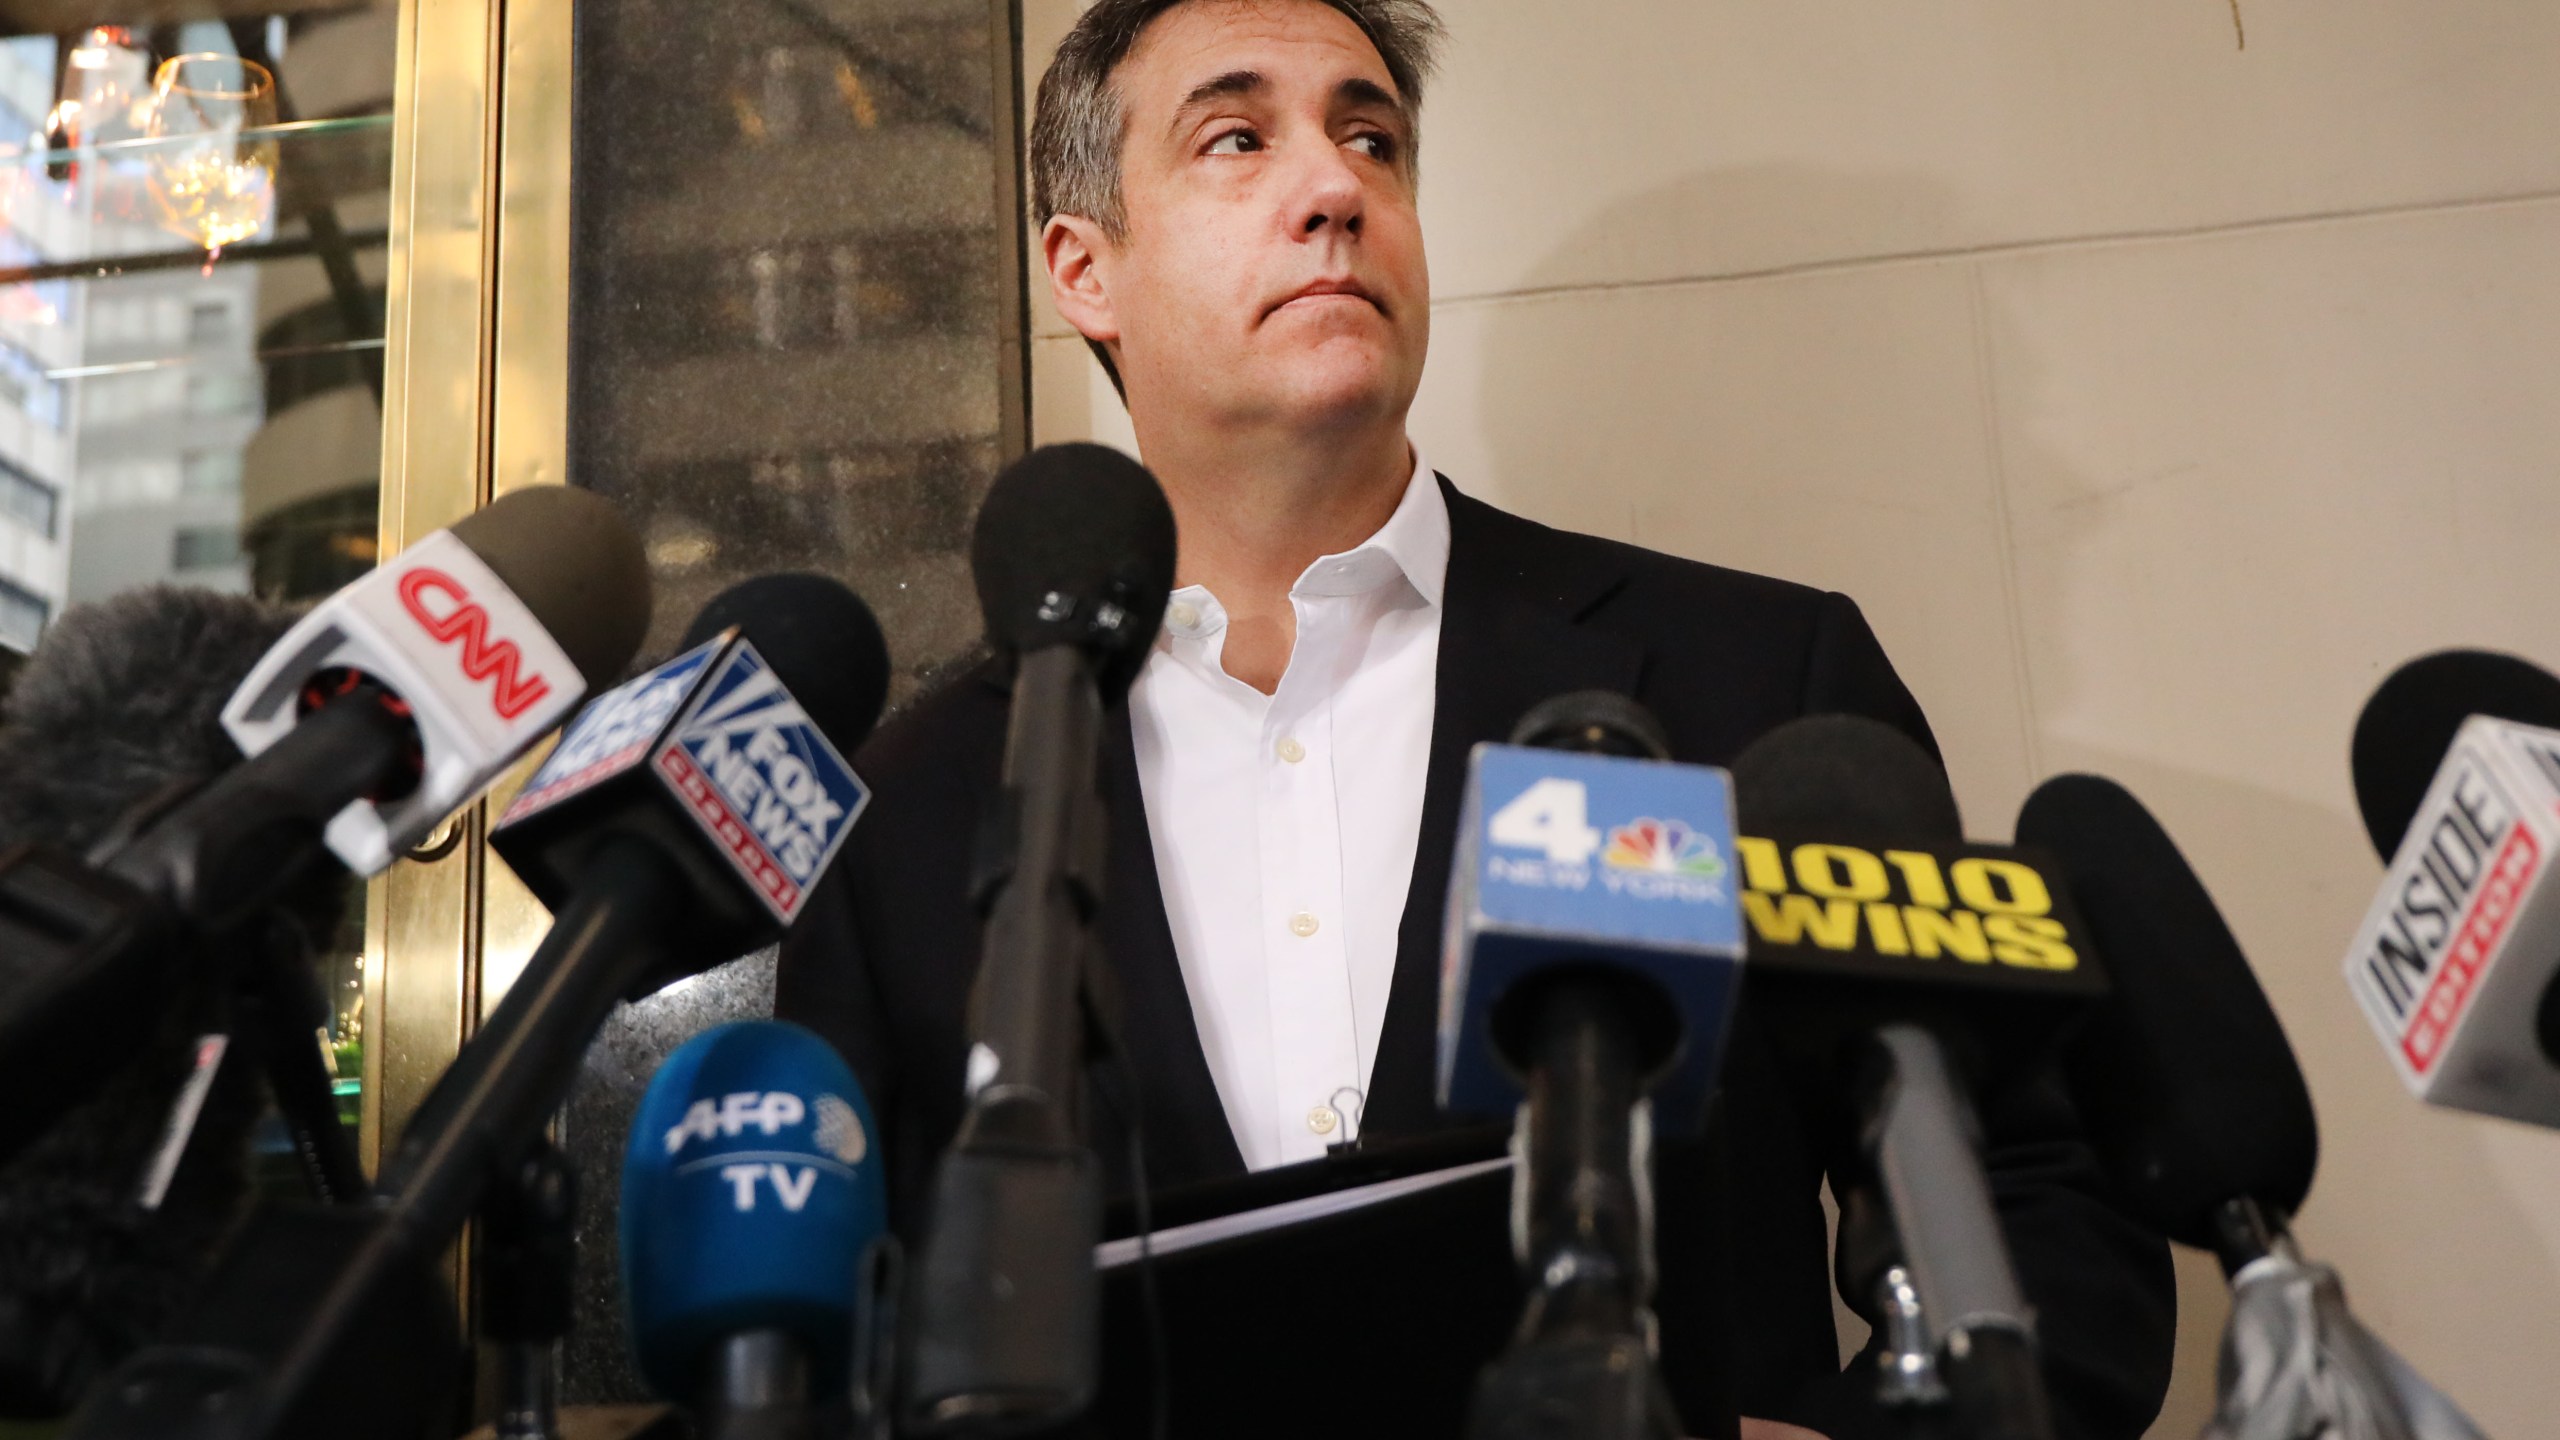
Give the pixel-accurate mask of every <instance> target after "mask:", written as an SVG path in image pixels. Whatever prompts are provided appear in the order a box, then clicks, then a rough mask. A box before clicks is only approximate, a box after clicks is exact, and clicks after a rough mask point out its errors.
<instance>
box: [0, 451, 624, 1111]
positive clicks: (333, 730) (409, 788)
mask: <svg viewBox="0 0 2560 1440" xmlns="http://www.w3.org/2000/svg"><path fill="white" fill-rule="evenodd" d="M648 596H649V589H648V571H647V566H646V562H645V559H644V557H643V556H642V554H641V551H640V545H639V541H638V540H637V538H636V537H634V536H633V535H632V534H631V532H630V530H629V529H628V527H626V526H624V525H623V524H622V523H621V521H620V520H619V519H617V518H616V517H615V516H614V514H613V511H612V508H611V507H610V506H609V505H608V504H607V503H606V502H605V501H603V500H601V499H599V498H597V497H596V496H594V495H591V494H589V493H587V492H585V491H581V490H569V489H565V488H561V487H557V486H551V487H543V488H540V489H534V490H526V491H520V492H517V493H515V494H512V495H508V496H506V497H504V498H503V499H501V500H499V501H497V502H496V503H494V504H492V505H490V506H489V507H488V508H486V509H484V510H481V511H478V512H476V513H475V514H473V515H471V516H470V517H468V518H466V519H465V520H463V521H461V522H460V523H458V524H456V525H455V526H454V527H453V528H452V529H450V530H446V531H440V532H438V533H437V534H435V535H431V536H429V537H427V538H426V539H425V540H422V541H420V542H419V543H418V544H417V545H415V546H412V547H410V549H409V550H406V551H403V552H402V553H401V554H400V555H397V556H395V557H393V558H392V559H391V560H389V561H387V562H385V564H384V565H383V566H382V567H381V568H380V569H378V570H375V571H373V572H371V573H369V574H367V575H366V576H364V577H363V578H362V579H359V580H357V581H356V582H354V583H353V584H351V585H349V586H347V587H346V588H345V589H343V590H341V591H339V592H338V593H337V594H336V595H334V596H332V597H330V598H329V599H328V600H326V601H324V602H322V603H321V604H320V605H319V606H318V607H317V608H316V609H314V610H312V611H311V612H310V613H309V614H308V615H306V616H304V617H303V618H302V620H301V621H300V622H299V623H297V624H295V625H294V626H293V627H292V628H291V629H289V630H287V631H286V632H285V634H284V636H283V637H282V638H281V639H279V640H278V641H276V642H275V644H274V645H273V646H272V647H271V648H270V649H269V650H268V651H267V653H266V655H265V656H264V658H263V659H261V660H260V661H259V662H258V663H257V664H256V665H254V666H252V667H251V669H250V671H249V674H248V676H247V677H246V678H245V679H244V680H243V681H242V682H241V684H240V685H239V687H238V688H237V689H236V690H235V691H234V692H233V694H232V697H231V700H230V702H229V703H228V704H227V705H226V706H225V707H224V709H223V725H224V728H225V729H227V730H228V731H229V732H230V734H231V737H232V739H233V740H234V741H235V742H236V743H237V744H238V745H239V746H240V748H241V750H242V751H243V752H244V753H245V754H246V755H247V756H248V757H249V758H247V759H246V760H245V761H243V762H241V763H240V764H238V765H235V766H232V767H230V768H229V769H227V770H226V771H225V772H224V773H223V774H221V775H220V776H219V777H218V778H216V779H214V780H212V781H210V782H209V783H206V784H204V785H202V786H200V787H199V788H197V789H195V790H194V791H193V792H192V793H189V794H184V795H175V796H162V797H159V798H158V800H157V802H156V803H155V804H154V805H153V806H152V807H150V808H149V809H148V810H146V811H145V812H144V813H142V814H140V815H138V816H135V817H132V819H133V821H134V823H132V824H129V825H128V826H127V827H126V828H125V829H124V830H123V831H122V832H121V833H111V834H110V835H109V836H108V837H106V838H105V839H103V840H102V841H100V842H99V844H98V845H97V847H96V849H95V851H94V852H93V853H92V855H91V856H90V857H89V862H88V863H87V864H83V863H81V862H78V861H75V860H72V859H71V858H70V857H68V856H64V855H61V854H59V853H57V852H54V851H51V850H47V849H42V848H32V847H21V848H18V849H13V850H11V851H8V852H6V853H0V948H5V949H8V950H12V951H15V952H17V953H20V954H21V955H25V956H43V957H45V958H44V959H43V960H42V961H41V963H37V964H32V965H31V967H30V968H31V969H33V970H34V971H35V972H36V973H37V976H38V978H35V979H33V980H31V981H30V983H28V984H27V985H25V986H24V987H22V988H20V989H18V990H16V991H15V992H14V993H13V994H11V995H10V996H9V997H8V998H7V1000H6V1002H5V1004H0V1083H6V1085H7V1086H8V1088H9V1089H10V1091H11V1093H12V1094H13V1095H15V1096H17V1097H18V1099H19V1102H20V1103H19V1104H18V1105H16V1106H13V1107H12V1109H11V1111H10V1113H9V1114H8V1115H6V1116H0V1155H6V1154H8V1153H10V1152H11V1151H12V1150H13V1149H14V1148H15V1147H17V1146H19V1145H23V1144H24V1143H25V1142H26V1141H27V1140H28V1139H29V1138H32V1136H33V1135H34V1134H35V1133H36V1132H37V1131H38V1130H40V1129H41V1128H42V1126H43V1125H44V1124H45V1123H46V1122H47V1120H48V1119H49V1118H50V1117H51V1116H53V1115H55V1114H58V1113H59V1112H60V1111H61V1110H62V1109H63V1108H65V1107H67V1106H69V1105H70V1104H72V1103H74V1102H76V1101H77V1100H78V1099H79V1098H81V1097H82V1096H83V1095H85V1094H87V1093H89V1091H90V1090H91V1089H92V1088H94V1084H95V1077H96V1072H97V1067H96V1066H95V1065H94V1063H93V1062H92V1055H93V1053H94V1051H95V1049H96V1047H97V1046H98V1044H99V1043H100V1040H101V1037H102V1036H105V1035H108V1034H112V1033H114V1031H115V1030H116V1028H117V1027H118V1025H119V1023H120V1020H121V1017H122V1015H123V1013H124V1011H125V1009H126V1007H127V1006H128V1004H129V1003H130V998H131V997H132V996H134V995H137V994H151V993H156V992H158V991H159V990H160V989H162V988H163V987H165V986H166V985H167V984H168V983H169V978H170V973H171V971H172V970H173V969H174V967H175V965H176V963H177V957H178V956H179V954H180V953H181V952H182V950H183V948H184V947H183V944H182V940H183V938H184V935H185V932H192V933H193V934H195V935H206V934H214V933H219V932H223V931H226V930H230V929H233V928H236V927H239V926H242V925H244V924H247V923H250V922H252V921H254V920H256V919H257V918H258V917H260V916H262V915H264V914H266V913H268V912H269V911H270V910H271V909H272V908H273V907H274V906H275V905H276V904H277V903H278V902H279V901H280V900H281V899H282V898H283V897H284V896H285V895H286V894H287V892H289V891H290V890H291V889H293V888H294V887H296V886H299V885H304V884H315V883H320V881H319V879H318V878H317V877H318V875H319V874H320V873H326V874H328V875H329V876H330V877H331V878H334V875H335V872H336V870H337V866H336V865H335V864H333V863H330V862H329V860H328V858H327V857H328V855H329V853H330V852H331V851H334V852H335V853H336V857H337V860H339V861H342V862H344V864H345V865H346V866H347V867H348V868H350V869H353V870H355V871H357V872H358V873H361V874H371V873H373V872H375V871H378V870H381V869H382V868H384V867H385V866H387V865H389V864H390V862H391V858H392V856H393V854H394V853H395V851H396V850H397V849H400V848H405V847H406V846H408V845H410V844H412V843H414V842H415V841H417V840H419V839H422V838H424V836H425V834H426V832H427V831H428V829H430V828H431V827H432V826H433V825H434V824H435V823H436V822H437V821H439V820H441V819H442V818H443V817H444V816H445V815H446V814H448V813H449V812H451V811H452V810H453V809H454V808H456V807H457V806H459V805H461V804H462V803H464V802H465V801H467V800H468V799H469V798H470V797H471V796H472V795H473V794H475V793H477V792H478V790H479V789H480V787H482V786H483V785H485V784H486V783H488V781H489V780H491V779H492V778H494V777H495V776H496V774H497V773H498V771H499V770H501V769H502V768H504V766H505V765H506V764H508V763H509V762H510V761H512V760H513V759H514V758H515V756H516V755H517V754H519V753H521V752H522V751H523V750H525V749H526V748H528V747H530V746H531V745H532V744H533V743H534V742H535V741H536V740H538V739H540V738H541V736H542V735H543V734H544V733H546V732H547V731H548V730H549V729H550V728H551V726H552V725H553V724H554V723H556V722H557V721H558V719H559V718H560V716H561V715H562V714H564V713H565V712H566V710H567V708H568V707H569V706H570V705H572V704H574V703H575V702H576V700H577V698H578V696H579V695H581V694H582V693H584V691H585V689H586V688H587V686H588V685H589V684H591V683H594V682H595V681H597V680H600V679H602V678H605V677H608V676H610V675H611V674H612V673H613V672H615V671H618V670H619V669H620V668H621V667H622V666H623V664H624V663H625V662H627V661H628V660H629V659H630V656H631V652H632V650H633V648H634V647H635V646H636V645H637V644H638V642H639V637H640V631H641V629H642V627H644V626H645V625H646V624H647V618H648ZM555 632H556V635H557V636H558V637H560V638H556V639H555V638H554V637H555ZM500 712H504V713H500ZM324 838H325V842H326V845H327V848H326V849H323V848H322V843H321V842H322V841H323V839H324Z"/></svg>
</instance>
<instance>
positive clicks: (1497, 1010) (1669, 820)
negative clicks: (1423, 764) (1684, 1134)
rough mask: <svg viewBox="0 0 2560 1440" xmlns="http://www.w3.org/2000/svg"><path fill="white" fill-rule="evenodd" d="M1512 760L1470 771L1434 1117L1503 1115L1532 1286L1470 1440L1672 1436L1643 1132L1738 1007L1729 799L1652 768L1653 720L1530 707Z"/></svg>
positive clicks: (1561, 706)
mask: <svg viewBox="0 0 2560 1440" xmlns="http://www.w3.org/2000/svg"><path fill="white" fill-rule="evenodd" d="M1512 738H1513V740H1514V741H1515V742H1517V743H1515V744H1512V745H1479V746H1477V747H1476V750H1475V753H1474V755H1473V756H1472V757H1471V761H1470V766H1469V774H1468V786H1467V791H1466V800H1465V812H1464V819H1463V820H1462V822H1461V829H1460V831H1459V838H1458V851H1457V858H1456V863H1455V866H1454V872H1453V874H1452V876H1451V878H1450V890H1449V911H1448V930H1447V937H1446V938H1447V948H1446V951H1445V954H1444V957H1443V968H1442V971H1441V983H1442V989H1441V1005H1440V1099H1441V1104H1442V1106H1443V1107H1444V1108H1448V1109H1455V1110H1490V1109H1496V1108H1499V1107H1504V1106H1510V1105H1514V1104H1516V1105H1517V1106H1518V1109H1517V1115H1518V1121H1517V1125H1518V1128H1517V1130H1516V1132H1515V1134H1514V1137H1513V1140H1512V1149H1513V1152H1514V1155H1515V1156H1516V1159H1517V1164H1518V1166H1519V1169H1518V1171H1517V1172H1516V1174H1515V1178H1514V1181H1513V1191H1512V1243H1513V1246H1514V1250H1515V1253H1516V1254H1517V1257H1518V1259H1519V1261H1520V1263H1521V1266H1522V1270H1523V1273H1524V1274H1525V1275H1526V1277H1527V1278H1528V1281H1529V1297H1528V1301H1527V1304H1526V1305H1525V1307H1524V1309H1523V1312H1522V1315H1521V1321H1520V1327H1519V1329H1518V1331H1517V1332H1516V1333H1515V1334H1514V1336H1513V1339H1512V1343H1511V1346H1510V1348H1509V1349H1508V1350H1507V1351H1505V1352H1504V1354H1503V1355H1502V1356H1501V1357H1500V1358H1499V1359H1497V1360H1496V1361H1495V1362H1494V1363H1493V1364H1492V1365H1490V1366H1488V1367H1487V1368H1486V1370H1485V1372H1484V1374H1483V1376H1482V1377H1480V1379H1479V1380H1478V1382H1477V1386H1476V1393H1475V1397H1474V1402H1473V1406H1472V1409H1471V1412H1470V1416H1469V1422H1468V1423H1469V1433H1470V1435H1471V1436H1473V1437H1475V1440H1497V1437H1530V1436H1544V1435H1555V1434H1574V1435H1583V1436H1592V1437H1602V1436H1609V1437H1619V1436H1623V1437H1627V1440H1638V1437H1669V1436H1673V1435H1676V1434H1678V1433H1679V1422H1678V1417H1677V1416H1676V1414H1675V1413H1674V1412H1673V1409H1672V1405H1671V1401H1670V1396H1669V1393H1668V1392H1667V1391H1666V1390H1665V1389H1664V1388H1663V1384H1662V1379H1661V1376H1660V1374H1659V1373H1658V1371H1657V1370H1656V1368H1655V1365H1654V1360H1653V1355H1652V1343H1651V1334H1652V1328H1653V1325H1652V1316H1651V1310H1650V1301H1651V1296H1652V1289H1653V1235H1652V1212H1653V1203H1652V1176H1651V1170H1652V1154H1651V1151H1652V1128H1653V1120H1652V1117H1653V1114H1654V1113H1655V1110H1656V1108H1657V1107H1658V1108H1659V1109H1660V1110H1661V1112H1662V1113H1663V1114H1664V1115H1665V1116H1666V1117H1667V1123H1668V1125H1669V1126H1670V1127H1671V1128H1673V1129H1675V1130H1688V1129H1691V1128H1694V1127H1695V1126H1696V1125H1697V1124H1698V1123H1699V1122H1700V1121H1701V1120H1702V1119H1703V1118H1704V1112H1705V1109H1706V1099H1707V1095H1708V1092H1709V1091H1710V1090H1711V1089H1712V1088H1713V1086H1714V1083H1715V1072H1716V1067H1717V1064H1718V1061H1719V1059H1720V1057H1721V1053H1722V1051H1723V1047H1724V1037H1725V1031H1726V1027H1727V1023H1728V1021H1729V1020H1730V1018H1731V1016H1732V1013H1733V1009H1734V1003H1735V998H1736V992H1737V991H1738V990H1739V988H1740V985H1741V979H1742V964H1741V961H1742V919H1741V914H1740V911H1739V909H1738V908H1737V906H1736V903H1735V898H1734V885H1733V876H1732V874H1731V866H1732V860H1731V857H1732V855H1733V838H1734V836H1733V795H1732V789H1731V787H1730V786H1729V785H1728V784H1727V782H1726V778H1725V776H1724V774H1723V773H1722V772H1721V771H1716V770H1710V769H1707V768H1705V767H1703V766H1696V765H1675V764H1670V763H1668V762H1667V761H1666V760H1665V758H1664V757H1665V756H1666V754H1667V752H1668V750H1669V746H1668V745H1667V744H1666V743H1665V742H1664V740H1663V738H1662V735H1661V730H1660V728H1659V727H1658V726H1657V725H1656V724H1655V723H1654V720H1653V717H1652V716H1651V715H1649V714H1647V713H1646V712H1645V710H1644V709H1643V707H1641V706H1639V705H1637V704H1636V703H1635V702H1634V701H1632V700H1629V699H1627V698H1626V697H1624V696H1621V695H1614V694H1609V693H1607V692H1604V691H1588V692H1583V693H1579V694H1573V695H1565V696H1560V697H1558V698H1556V699H1554V700H1550V701H1548V702H1546V703H1545V704H1543V705H1540V706H1538V707H1537V708H1536V709H1533V710H1532V711H1530V713H1529V714H1528V715H1527V716H1525V717H1524V718H1523V719H1522V720H1521V722H1520V724H1519V725H1518V726H1517V727H1516V728H1515V729H1514V731H1513V737H1512ZM1573 752H1579V753H1573ZM1648 1092H1651V1093H1652V1094H1653V1095H1654V1096H1655V1097H1656V1099H1655V1101H1654V1102H1652V1103H1648V1101H1647V1099H1646V1096H1647V1094H1648Z"/></svg>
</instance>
